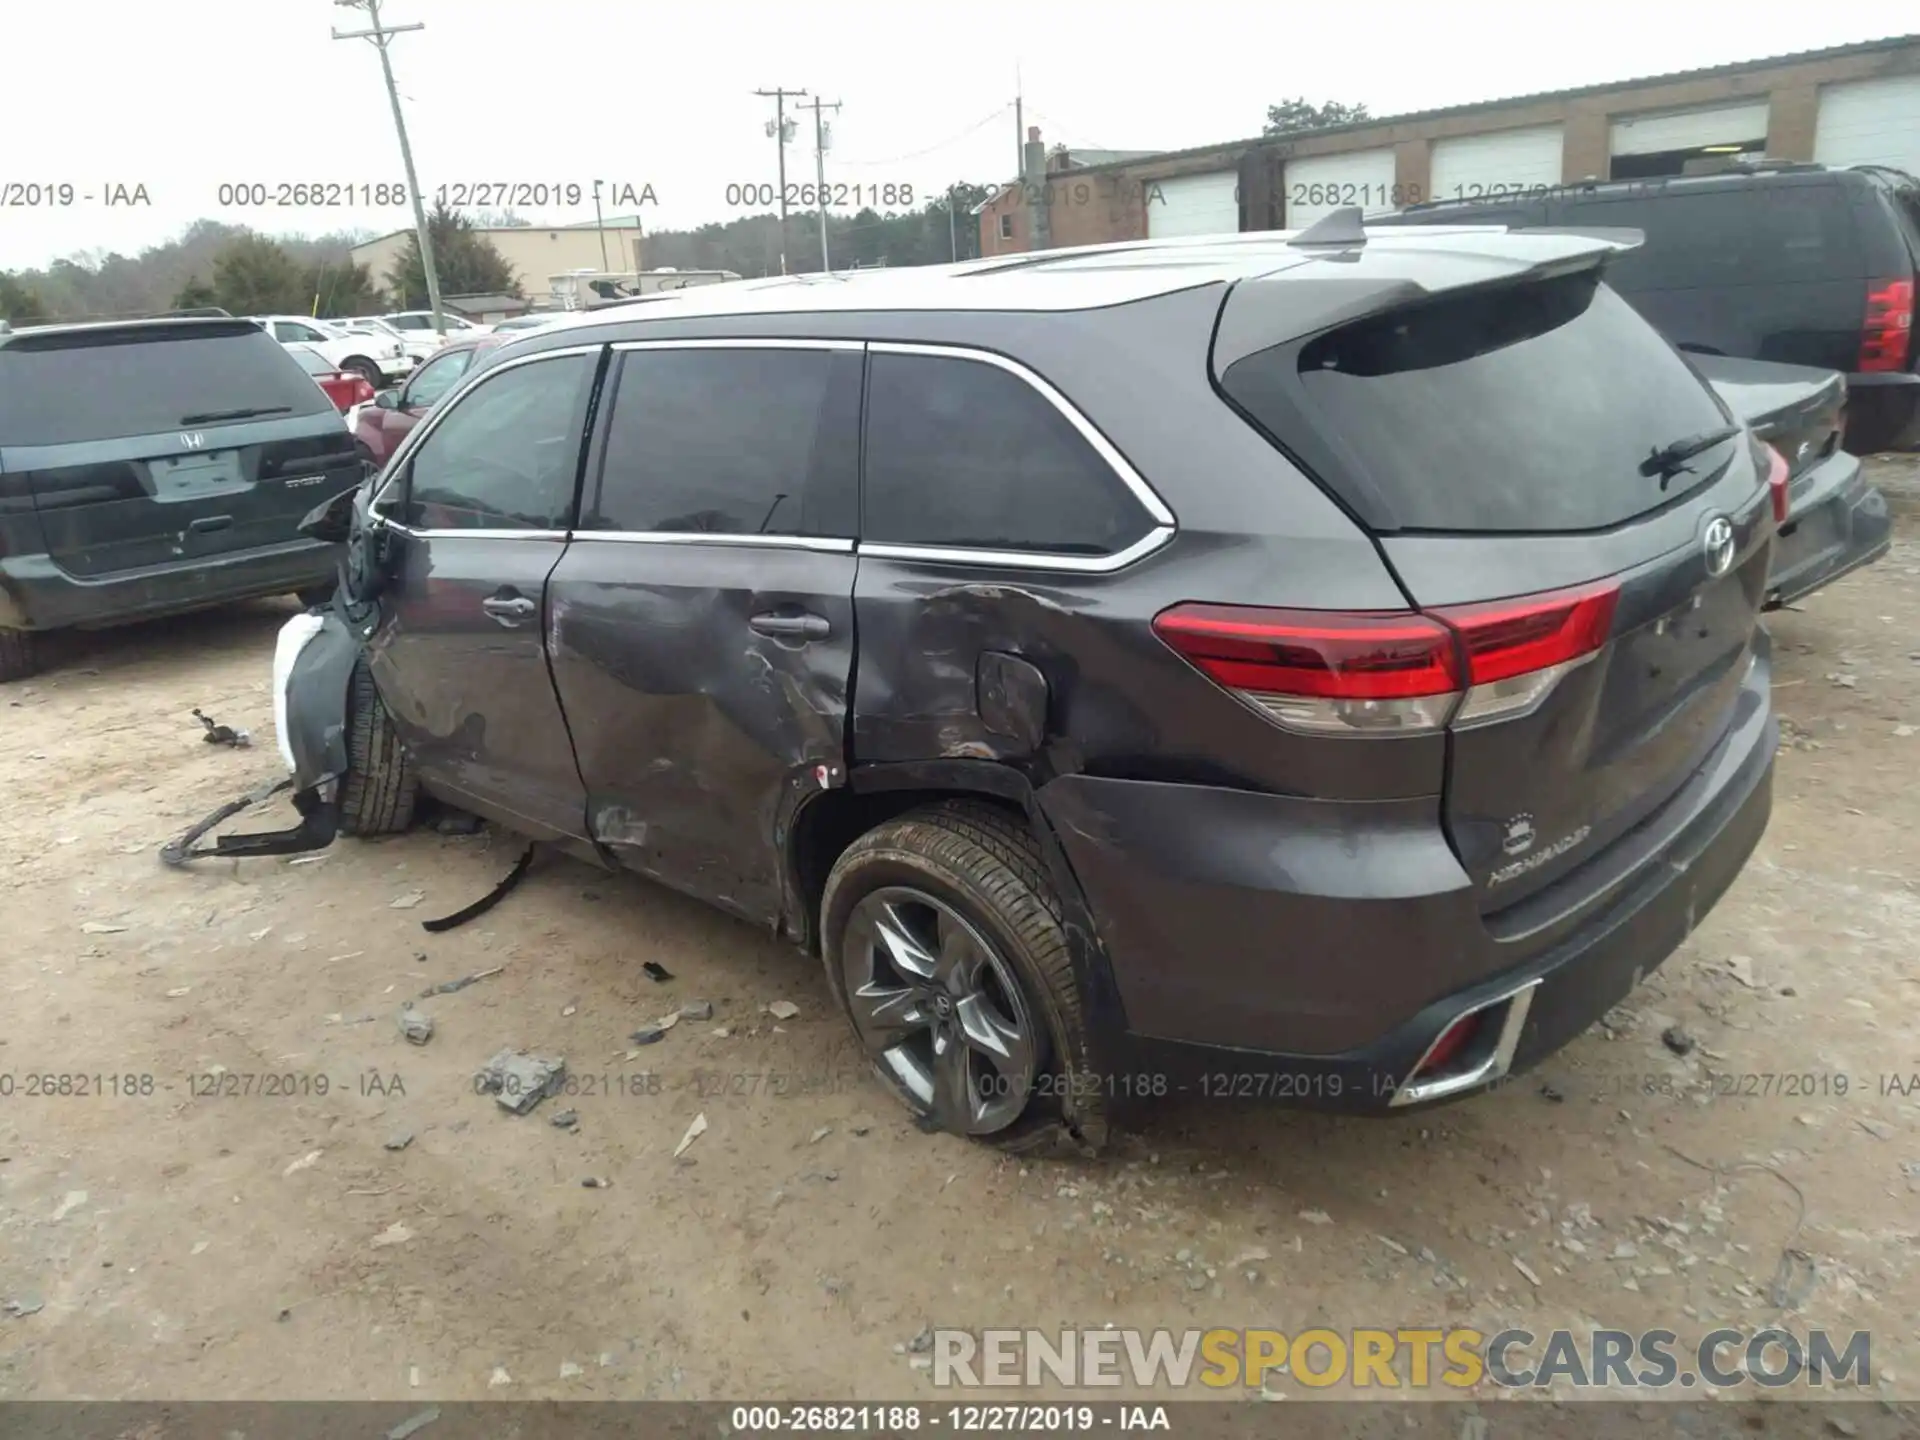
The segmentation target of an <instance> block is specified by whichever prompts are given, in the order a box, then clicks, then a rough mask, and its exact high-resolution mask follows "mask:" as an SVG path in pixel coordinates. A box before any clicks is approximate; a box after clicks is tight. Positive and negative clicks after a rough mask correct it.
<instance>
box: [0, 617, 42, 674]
mask: <svg viewBox="0 0 1920 1440" xmlns="http://www.w3.org/2000/svg"><path fill="white" fill-rule="evenodd" d="M39 670H40V637H39V635H38V634H37V633H35V632H34V631H32V630H0V683H4V682H6V681H8V680H24V679H26V678H27V677H28V676H29V675H35V674H38V673H39Z"/></svg>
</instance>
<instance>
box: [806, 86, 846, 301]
mask: <svg viewBox="0 0 1920 1440" xmlns="http://www.w3.org/2000/svg"><path fill="white" fill-rule="evenodd" d="M800 109H802V110H811V111H813V179H814V183H815V184H816V185H818V186H819V190H818V195H819V200H820V268H821V269H822V270H823V271H825V272H826V273H828V274H832V273H833V262H832V261H830V260H828V259H827V128H826V127H825V126H824V125H822V124H821V123H820V112H821V111H822V110H831V111H833V112H834V113H835V114H838V113H839V112H840V102H839V101H838V100H835V101H833V102H832V103H828V102H827V101H825V100H815V101H814V102H813V103H812V104H811V105H802V106H800Z"/></svg>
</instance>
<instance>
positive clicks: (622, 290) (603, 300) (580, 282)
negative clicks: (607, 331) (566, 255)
mask: <svg viewBox="0 0 1920 1440" xmlns="http://www.w3.org/2000/svg"><path fill="white" fill-rule="evenodd" d="M739 278H740V276H739V275H737V274H735V273H734V272H733V271H731V270H673V269H660V270H637V271H636V270H628V271H625V272H621V271H613V270H569V271H567V272H566V273H565V274H564V275H553V276H549V277H548V279H547V285H548V289H549V292H550V293H551V294H552V296H553V303H554V305H555V306H556V307H557V308H558V309H561V310H591V309H593V308H594V307H596V306H599V305H611V304H617V303H619V302H620V301H622V300H631V299H634V298H635V297H636V296H640V295H657V294H659V293H660V292H661V291H663V290H685V289H688V288H689V287H691V286H694V285H717V284H719V283H721V282H722V281H725V280H738V279H739Z"/></svg>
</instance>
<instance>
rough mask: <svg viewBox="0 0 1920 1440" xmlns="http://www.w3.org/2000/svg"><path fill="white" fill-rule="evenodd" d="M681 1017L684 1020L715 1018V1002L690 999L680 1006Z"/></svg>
mask: <svg viewBox="0 0 1920 1440" xmlns="http://www.w3.org/2000/svg"><path fill="white" fill-rule="evenodd" d="M680 1018H681V1019H682V1020H711V1019H712V1018H713V1002H712V1001H711V1000H689V1001H688V1002H687V1003H686V1004H684V1005H682V1006H681V1007H680Z"/></svg>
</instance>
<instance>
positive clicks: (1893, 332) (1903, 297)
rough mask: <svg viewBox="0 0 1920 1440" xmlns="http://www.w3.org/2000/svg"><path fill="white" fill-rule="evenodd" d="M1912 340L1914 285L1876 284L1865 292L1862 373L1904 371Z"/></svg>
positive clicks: (1908, 282) (1894, 282)
mask: <svg viewBox="0 0 1920 1440" xmlns="http://www.w3.org/2000/svg"><path fill="white" fill-rule="evenodd" d="M1912 338H1913V281H1911V280H1876V281H1874V282H1873V284H1871V285H1870V286H1868V288H1867V319H1866V324H1865V325H1864V326H1863V327H1862V328H1861V332H1860V368H1861V369H1862V370H1876V371H1885V370H1904V369H1906V368H1907V351H1908V348H1909V344H1910V342H1911V340H1912Z"/></svg>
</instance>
